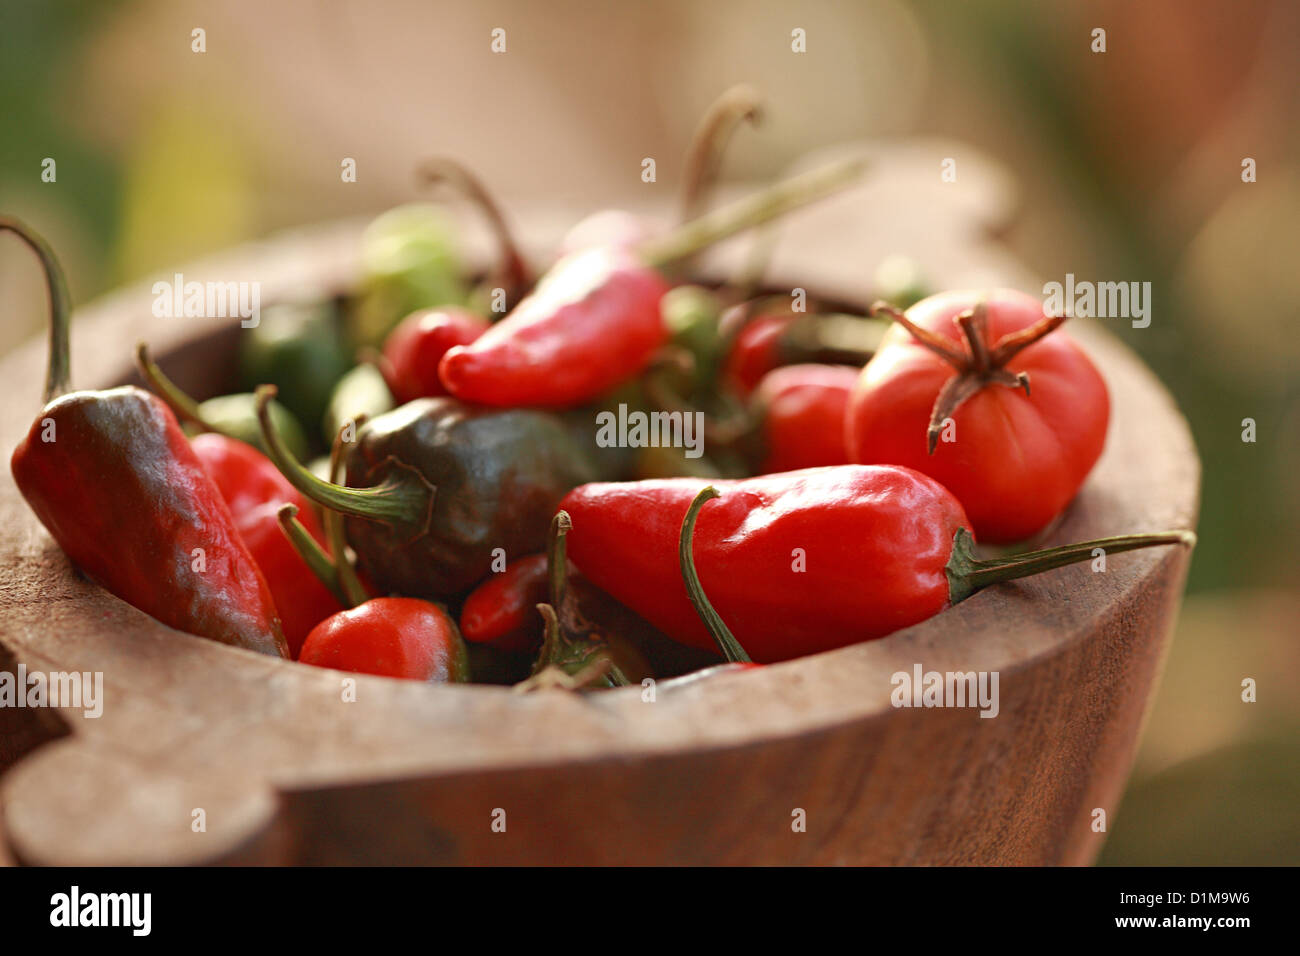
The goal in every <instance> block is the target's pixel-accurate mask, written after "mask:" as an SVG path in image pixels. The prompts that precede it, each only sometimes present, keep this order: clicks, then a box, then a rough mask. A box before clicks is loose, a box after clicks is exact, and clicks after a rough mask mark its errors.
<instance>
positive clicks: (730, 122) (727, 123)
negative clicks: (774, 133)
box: [681, 83, 763, 222]
mask: <svg viewBox="0 0 1300 956" xmlns="http://www.w3.org/2000/svg"><path fill="white" fill-rule="evenodd" d="M762 106H763V99H762V97H761V96H759V94H758V91H757V90H755V89H754V88H753V87H752V86H749V85H748V84H745V83H741V84H738V85H736V86H733V87H731V89H729V90H727V91H726V92H724V93H723V94H722V95H721V96H720V97H718V98H717V99H716V100H714V101H713V104H712V105H711V106H710V107H709V108H708V110H707V111H706V112H705V114H704V117H703V119H701V120H700V125H699V126H698V127H696V129H695V135H694V137H693V138H692V139H691V144H690V146H689V147H688V148H687V150H686V173H685V178H684V180H683V184H682V215H681V221H682V222H689V221H690V220H692V219H695V218H696V217H697V216H699V215H700V213H702V212H703V211H704V208H703V207H704V199H705V195H706V193H707V192H708V190H709V189H710V187H712V186H713V183H714V182H715V181H716V180H717V177H718V169H719V167H721V165H722V156H723V154H724V153H725V152H726V149H727V144H728V143H729V142H730V141H731V137H732V135H733V134H734V133H735V131H736V128H737V127H739V126H740V124H741V123H743V122H749V123H754V124H757V123H758V122H760V121H761V120H762V118H763V110H762Z"/></svg>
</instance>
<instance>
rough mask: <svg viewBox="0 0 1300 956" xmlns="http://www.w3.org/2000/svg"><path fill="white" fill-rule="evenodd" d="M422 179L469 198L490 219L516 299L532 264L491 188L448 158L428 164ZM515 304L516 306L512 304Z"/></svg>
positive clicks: (503, 276)
mask: <svg viewBox="0 0 1300 956" xmlns="http://www.w3.org/2000/svg"><path fill="white" fill-rule="evenodd" d="M419 175H420V179H421V180H422V181H423V182H425V183H429V184H436V183H444V182H445V183H448V184H449V185H450V186H451V187H452V188H453V189H455V190H456V191H457V192H459V193H460V194H461V195H462V196H465V197H466V198H468V199H469V200H470V201H471V202H472V203H474V205H475V206H477V207H478V209H479V211H480V212H481V213H482V214H483V216H484V218H485V219H487V222H488V226H489V227H490V228H491V230H492V234H493V235H494V236H495V237H496V240H497V247H498V248H499V249H500V255H501V259H500V262H499V264H498V266H497V269H498V275H499V276H500V278H501V281H502V282H503V283H504V284H505V285H506V286H508V287H509V288H508V289H507V294H509V295H511V296H512V297H513V294H514V293H515V292H518V291H519V289H520V288H521V287H522V286H525V285H527V284H528V282H529V281H530V279H531V276H530V273H529V269H528V263H527V262H526V261H525V260H524V257H523V255H522V254H521V253H520V251H519V243H517V242H516V241H515V237H514V233H513V232H511V230H510V226H509V225H508V224H507V223H506V218H505V216H504V215H503V214H502V212H501V206H500V205H499V204H498V203H497V202H496V200H495V199H493V198H492V194H491V193H489V192H488V190H487V187H485V186H484V185H483V183H482V182H481V181H480V180H479V178H478V177H477V176H475V175H474V174H473V173H471V172H470V171H469V170H468V169H466V168H465V167H464V166H462V165H461V164H460V163H458V162H456V161H455V160H454V159H450V158H448V157H445V156H439V157H436V158H434V159H428V160H425V161H424V162H423V163H422V164H421V165H420V168H419ZM512 304H513V303H512Z"/></svg>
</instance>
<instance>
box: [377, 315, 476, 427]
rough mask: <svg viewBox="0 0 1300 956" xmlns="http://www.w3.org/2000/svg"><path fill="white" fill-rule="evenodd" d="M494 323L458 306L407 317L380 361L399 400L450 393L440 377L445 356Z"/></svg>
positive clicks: (396, 330) (390, 335) (392, 335)
mask: <svg viewBox="0 0 1300 956" xmlns="http://www.w3.org/2000/svg"><path fill="white" fill-rule="evenodd" d="M491 327H492V325H491V323H490V322H488V321H487V320H486V319H484V318H482V317H481V316H477V315H475V314H474V313H473V312H470V311H469V310H467V309H459V308H456V307H455V306H447V307H445V308H441V309H426V310H423V311H420V312H413V313H411V314H410V315H408V316H407V317H406V318H404V319H403V320H402V321H401V322H400V323H399V324H398V326H397V328H395V329H393V331H392V332H391V333H389V335H388V338H387V339H386V340H385V341H384V351H383V357H384V361H383V363H382V364H381V365H380V371H382V372H383V375H384V379H385V381H387V382H388V388H389V390H390V391H391V392H392V393H393V397H394V398H395V399H397V404H399V405H404V404H406V403H407V402H410V401H414V400H415V399H417V398H425V397H432V396H435V395H446V394H447V389H446V387H444V386H443V384H442V379H440V378H439V377H438V365H439V363H441V362H442V357H443V356H444V355H446V354H447V352H448V350H449V349H451V348H453V347H454V346H457V345H469V344H470V343H471V342H473V341H475V340H476V339H477V338H478V337H479V336H480V335H482V334H483V333H484V332H486V331H487V330H488V329H489V328H491Z"/></svg>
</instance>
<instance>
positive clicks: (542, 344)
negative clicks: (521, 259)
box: [439, 247, 669, 408]
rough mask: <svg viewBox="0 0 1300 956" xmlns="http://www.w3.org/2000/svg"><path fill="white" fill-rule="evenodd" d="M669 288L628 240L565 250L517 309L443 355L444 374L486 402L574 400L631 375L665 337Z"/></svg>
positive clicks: (464, 395) (459, 389) (461, 391)
mask: <svg viewBox="0 0 1300 956" xmlns="http://www.w3.org/2000/svg"><path fill="white" fill-rule="evenodd" d="M668 288H669V286H668V283H667V282H665V281H664V279H663V277H662V276H660V275H659V273H658V272H656V271H655V270H654V269H652V268H651V267H650V266H648V265H645V264H644V263H642V262H641V261H640V260H639V259H638V258H637V256H636V255H635V254H634V253H632V252H631V251H630V250H627V249H619V248H613V247H599V248H594V249H589V250H586V251H584V252H580V253H577V254H575V255H573V256H570V257H568V258H565V259H562V260H560V261H559V262H558V263H556V264H555V266H554V267H553V268H552V269H551V271H550V272H548V273H547V274H546V276H545V277H543V279H542V280H541V282H540V283H539V284H538V286H537V288H536V289H535V290H534V291H533V292H532V294H530V295H529V296H527V297H526V298H525V299H524V300H523V301H522V302H520V303H519V305H518V306H516V307H515V309H514V311H513V312H511V313H510V314H509V315H508V316H506V317H505V318H504V319H502V320H501V321H500V322H498V323H497V324H496V325H494V326H493V327H492V328H491V329H489V330H488V331H487V332H486V333H484V334H483V336H482V337H481V338H479V339H478V340H477V341H476V342H474V343H472V344H471V345H461V346H456V347H455V348H453V349H451V350H450V351H449V352H448V353H447V354H446V355H445V356H444V357H443V359H442V365H441V366H440V368H439V375H440V376H441V378H442V383H443V384H444V385H445V386H446V387H447V390H448V391H450V392H451V393H452V394H453V395H455V396H456V397H457V398H460V399H462V400H464V401H467V402H477V403H479V404H483V405H496V406H534V407H538V406H540V407H547V408H570V407H573V406H576V405H580V404H582V403H583V402H585V401H587V400H588V399H592V398H595V397H596V396H598V395H600V394H602V393H603V392H606V391H608V390H609V389H610V388H612V387H613V386H615V385H618V384H619V383H621V382H624V381H626V380H627V379H629V378H631V377H632V376H634V375H636V374H637V373H638V372H640V371H641V370H642V369H643V368H645V366H646V365H647V364H648V363H649V361H650V359H651V357H652V356H653V355H654V353H655V351H656V350H657V349H659V347H660V346H662V345H663V344H664V343H665V342H666V341H667V340H668V330H667V328H666V326H665V325H664V321H663V318H662V317H661V316H660V314H659V300H660V299H662V298H663V296H664V293H665V292H667V291H668Z"/></svg>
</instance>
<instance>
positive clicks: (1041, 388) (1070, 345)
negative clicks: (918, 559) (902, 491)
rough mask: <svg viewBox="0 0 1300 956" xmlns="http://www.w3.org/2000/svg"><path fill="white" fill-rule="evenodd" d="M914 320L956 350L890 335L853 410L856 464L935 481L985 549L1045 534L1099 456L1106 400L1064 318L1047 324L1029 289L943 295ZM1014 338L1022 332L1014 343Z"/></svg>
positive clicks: (908, 335)
mask: <svg viewBox="0 0 1300 956" xmlns="http://www.w3.org/2000/svg"><path fill="white" fill-rule="evenodd" d="M981 301H982V302H983V307H982V308H981V307H979V305H980V303H981ZM896 318H897V316H896ZM906 319H907V320H908V321H909V322H910V323H911V324H912V325H913V326H914V327H916V328H917V329H918V330H919V331H920V333H921V334H922V335H925V334H926V333H929V335H928V336H927V337H928V338H929V339H930V341H931V346H933V347H935V348H938V349H945V348H946V349H947V350H949V354H948V355H947V356H943V355H940V354H938V353H937V352H936V351H935V350H934V348H932V347H928V346H927V345H925V344H923V343H922V342H921V341H920V340H919V339H918V338H917V337H916V335H915V334H913V333H912V332H911V331H909V330H908V329H907V328H904V327H903V326H902V325H901V324H900V325H896V326H895V327H894V328H892V329H890V330H889V332H888V333H887V334H886V336H885V338H884V341H883V342H882V343H881V347H880V350H879V351H878V352H877V353H876V355H875V357H874V358H872V360H871V361H870V362H869V363H867V366H866V367H865V368H864V369H863V370H862V374H861V377H860V378H859V380H858V384H857V387H856V389H855V390H854V393H853V397H852V399H851V401H850V404H849V415H848V428H847V439H848V451H849V456H850V459H851V460H852V461H854V462H857V463H860V464H891V465H904V466H906V467H908V468H914V469H916V470H917V471H919V472H922V473H923V474H926V475H929V476H930V477H932V478H934V479H936V480H937V481H939V482H940V483H942V484H943V485H944V486H945V487H947V488H948V489H949V490H950V491H952V493H953V494H954V495H956V496H957V499H958V500H959V501H960V502H961V503H962V507H963V508H965V509H966V513H967V515H969V517H970V520H971V523H972V527H973V529H974V531H975V534H976V536H977V537H979V539H980V540H981V541H990V542H1007V541H1016V540H1019V539H1021V538H1026V537H1029V536H1031V535H1033V534H1035V533H1037V532H1038V531H1041V530H1042V529H1043V528H1044V527H1046V526H1047V525H1048V524H1049V523H1050V522H1051V521H1052V520H1053V519H1054V518H1055V517H1056V516H1057V515H1059V514H1060V513H1061V512H1062V511H1063V510H1064V509H1065V506H1066V505H1068V504H1069V503H1070V500H1071V499H1073V498H1074V496H1075V494H1076V493H1077V492H1078V490H1079V487H1080V486H1081V485H1082V484H1083V481H1084V479H1085V478H1086V477H1087V476H1088V472H1089V471H1091V470H1092V466H1093V465H1094V464H1096V462H1097V459H1098V457H1099V456H1100V455H1101V451H1102V446H1103V445H1104V444H1105V441H1106V426H1107V424H1108V422H1109V419H1110V399H1109V397H1108V395H1107V393H1106V385H1105V383H1104V382H1103V381H1102V378H1101V375H1100V373H1099V372H1098V371H1097V369H1096V367H1095V366H1094V365H1093V364H1092V362H1091V361H1089V359H1088V357H1087V356H1086V355H1085V354H1084V353H1083V350H1082V349H1080V348H1079V347H1078V346H1077V345H1076V344H1075V343H1074V341H1073V340H1072V339H1071V338H1070V337H1069V336H1067V335H1066V334H1065V333H1063V332H1053V331H1052V330H1053V329H1055V328H1056V326H1057V325H1059V323H1060V321H1062V320H1059V319H1058V320H1053V321H1048V320H1047V317H1046V316H1045V315H1044V314H1043V304H1042V302H1041V300H1039V299H1036V298H1034V297H1033V296H1029V295H1026V294H1024V293H1023V292H1016V291H1014V290H1008V289H1000V290H997V291H994V292H990V293H987V294H984V293H980V292H945V293H941V294H939V295H934V296H930V297H929V298H927V299H923V300H921V301H920V302H918V303H916V304H915V305H914V306H912V307H911V308H910V309H908V310H907V312H906ZM981 326H985V327H984V328H983V329H982V330H981ZM1015 333H1024V334H1023V335H1021V336H1020V337H1018V338H1017V339H1013V340H1008V339H1007V338H1006V337H1007V336H1011V335H1014V334H1015ZM1049 333H1050V334H1049ZM977 346H978V347H977ZM959 368H960V369H961V370H960V371H959ZM1018 376H1027V377H1028V382H1027V383H1026V382H1024V381H1017V377H1018ZM1008 386H1010V387H1008ZM941 393H942V394H941ZM945 422H946V426H945ZM928 445H929V446H932V450H930V448H928V447H927V446H928Z"/></svg>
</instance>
